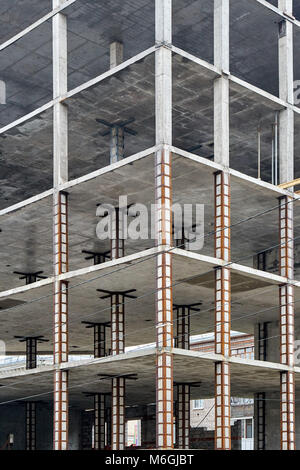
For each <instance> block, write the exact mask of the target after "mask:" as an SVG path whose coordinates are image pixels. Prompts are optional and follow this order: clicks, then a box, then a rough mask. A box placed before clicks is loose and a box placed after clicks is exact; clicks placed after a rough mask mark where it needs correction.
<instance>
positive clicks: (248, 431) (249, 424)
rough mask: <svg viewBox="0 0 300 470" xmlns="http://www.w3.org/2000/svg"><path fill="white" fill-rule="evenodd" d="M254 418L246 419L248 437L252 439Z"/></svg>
mask: <svg viewBox="0 0 300 470" xmlns="http://www.w3.org/2000/svg"><path fill="white" fill-rule="evenodd" d="M252 437H253V435H252V419H246V439H252Z"/></svg>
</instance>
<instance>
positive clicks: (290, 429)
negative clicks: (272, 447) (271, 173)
mask: <svg viewBox="0 0 300 470" xmlns="http://www.w3.org/2000/svg"><path fill="white" fill-rule="evenodd" d="M279 214H280V215H279V221H280V228H279V233H280V238H279V240H280V250H279V253H280V275H281V276H284V277H286V278H287V280H288V281H292V280H293V278H294V212H293V199H292V198H290V197H283V198H281V199H280V201H279ZM279 302H280V362H281V364H284V365H287V366H290V367H293V366H294V365H295V360H294V349H295V327H294V322H295V305H294V286H293V285H292V284H290V283H289V282H287V284H284V285H282V286H280V287H279ZM280 384H281V385H280V395H281V408H280V415H281V449H282V450H294V449H295V376H294V372H281V374H280Z"/></svg>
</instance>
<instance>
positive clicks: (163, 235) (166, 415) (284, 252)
mask: <svg viewBox="0 0 300 470" xmlns="http://www.w3.org/2000/svg"><path fill="white" fill-rule="evenodd" d="M257 1H259V0H257ZM64 3H65V2H64V1H63V0H53V12H52V13H51V14H50V15H48V19H49V18H52V23H53V83H54V87H53V102H52V105H53V124H54V128H53V132H54V181H53V200H54V212H53V229H54V243H53V256H54V262H53V265H54V273H53V279H54V293H53V297H54V311H53V324H54V328H53V335H54V337H53V339H54V341H53V343H54V351H53V358H54V364H55V365H56V366H57V370H55V372H54V415H53V420H54V428H53V432H54V449H55V450H66V449H67V448H68V374H69V372H68V371H67V370H64V369H63V366H64V364H65V363H67V362H68V353H69V351H68V349H69V346H68V282H67V281H62V280H61V275H63V274H66V273H68V271H69V266H68V193H67V192H66V190H65V186H66V185H67V184H68V183H69V181H68V109H67V106H66V105H65V104H64V100H62V97H64V99H65V97H66V96H67V94H68V89H67V19H66V16H65V15H64V13H63V5H64ZM67 3H69V4H71V3H73V2H67ZM292 7H293V1H292V0H279V1H278V8H279V9H280V11H281V13H282V15H281V16H282V21H281V23H280V24H279V70H280V73H279V89H280V95H279V100H280V102H281V103H285V104H287V106H285V107H284V109H283V110H281V111H280V112H279V139H280V142H281V144H280V159H279V162H280V163H279V175H280V183H284V182H287V181H291V180H293V178H294V174H293V157H294V114H295V112H297V113H298V112H299V110H295V108H294V99H293V68H292V64H293V26H294V25H295V24H296V25H298V26H299V25H300V24H298V22H297V21H296V20H294V19H292V18H291V17H287V16H286V14H289V15H292V13H293V8H292ZM268 8H272V7H271V6H268ZM155 10H156V21H155V24H156V25H155V80H156V90H155V104H156V147H155V149H156V152H155V202H156V204H157V207H158V210H157V213H156V229H155V233H156V246H157V248H158V249H159V250H160V253H159V254H158V255H157V264H156V287H157V294H156V331H157V337H156V347H157V372H156V426H157V442H156V446H157V448H158V449H172V448H173V442H174V435H173V433H174V431H173V424H174V409H173V403H174V383H173V375H174V374H173V353H172V348H173V340H174V334H173V292H172V291H173V289H172V284H173V283H172V251H170V250H172V247H173V240H172V213H171V205H172V174H171V168H172V153H173V148H172V50H174V48H172V0H155ZM54 12H55V13H54ZM214 20H215V21H214V24H215V26H214V49H215V51H214V52H215V53H214V67H215V70H217V73H216V76H217V78H216V79H215V81H214V126H215V127H214V145H215V149H214V162H213V164H216V165H219V166H220V169H219V170H217V168H216V170H217V171H216V173H215V186H214V190H215V257H216V258H217V259H218V260H219V261H220V266H218V267H217V268H216V269H215V338H216V339H215V353H216V354H218V355H220V356H222V360H220V361H217V362H216V364H215V448H216V449H220V450H229V449H230V448H231V436H230V380H231V377H230V328H231V318H230V316H231V309H230V302H231V270H230V269H229V267H226V264H229V263H230V261H231V256H230V253H231V246H230V245H231V240H230V173H231V170H230V169H229V84H230V81H231V80H235V78H234V77H232V76H230V64H229V0H214ZM7 45H8V44H7ZM0 49H3V47H2V46H1V48H0ZM110 52H111V62H110V66H111V70H113V69H114V68H116V67H118V66H121V65H122V62H123V45H122V43H119V42H115V43H113V44H112V45H111V49H110ZM123 158H124V128H122V129H121V130H120V128H119V127H118V128H117V130H116V126H115V127H114V131H113V132H112V133H111V164H115V163H120V161H121V160H122V159H123ZM255 184H256V183H255ZM290 191H291V195H290V196H289V195H285V196H282V197H280V200H279V244H280V250H279V251H280V275H281V276H282V277H284V278H286V279H287V283H284V284H282V285H280V287H279V302H280V362H281V364H282V365H285V366H289V367H290V368H293V366H294V354H293V351H294V335H295V333H294V289H295V288H294V285H293V281H294V273H293V269H294V254H293V237H294V233H293V225H294V223H293V202H294V199H293V197H294V196H293V191H292V189H291V190H290ZM119 220H120V217H119V209H118V208H117V209H116V211H115V219H114V220H113V227H112V234H113V236H112V242H111V259H112V260H117V259H120V258H122V257H124V256H125V248H124V239H123V236H122V228H121V227H120V224H119ZM104 261H105V260H104ZM179 313H180V312H179V309H178V316H177V320H178V328H177V337H178V338H179V337H180V338H181V339H180V340H178V343H177V347H178V348H181V349H189V348H190V344H189V334H190V315H189V313H188V315H186V312H185V311H183V310H182V312H181V313H182V314H181V316H180V315H179ZM265 326H266V324H265V323H262V324H260V325H259V328H260V336H259V343H260V344H261V343H262V344H264V342H263V339H265V338H266V336H267V334H266V331H265ZM93 327H94V357H95V358H101V357H104V356H105V328H106V325H105V324H93ZM111 331H112V334H111V336H112V339H111V341H112V344H111V352H112V355H114V356H116V355H120V354H123V353H124V352H125V340H124V331H125V312H124V296H123V295H122V294H120V293H118V292H117V293H112V295H111ZM178 338H177V339H178ZM31 339H32V338H31ZM28 340H29V339H28ZM29 344H30V346H29ZM26 345H27V349H28V354H27V357H28V358H29V359H28V364H27V365H28V368H32V367H36V342H35V343H34V342H31V343H29V342H28V344H27V343H26ZM96 346H97V347H96ZM258 359H259V360H263V361H266V360H267V356H266V350H265V348H264V347H263V346H260V348H259V358H258ZM125 381H126V379H125V378H124V377H116V378H112V406H111V428H112V429H111V443H112V449H114V450H123V449H124V448H125ZM177 393H178V404H179V419H178V424H177V428H176V433H177V436H178V437H177V442H178V446H179V448H182V449H185V448H188V447H189V427H190V423H189V401H190V384H178V385H177ZM103 397H105V396H104V395H103V394H96V395H95V402H94V405H95V416H96V417H95V425H96V420H97V430H96V426H95V448H97V449H100V448H101V449H102V448H104V445H105V440H104V437H103V436H104V435H105V433H104V431H103V426H104V427H105V414H107V409H106V408H105V398H104V399H103ZM280 397H281V409H280V418H281V448H282V449H283V450H293V449H295V374H294V372H292V371H284V372H283V371H281V372H280ZM256 407H257V416H258V421H257V435H258V448H259V449H260V450H264V449H265V394H264V393H262V392H259V393H257V394H256ZM96 410H97V412H96ZM35 414H36V405H35V403H32V402H28V403H26V448H27V449H28V450H33V449H34V448H35V421H36V419H35ZM96 431H97V432H96ZM96 435H97V439H96ZM96 442H97V443H96Z"/></svg>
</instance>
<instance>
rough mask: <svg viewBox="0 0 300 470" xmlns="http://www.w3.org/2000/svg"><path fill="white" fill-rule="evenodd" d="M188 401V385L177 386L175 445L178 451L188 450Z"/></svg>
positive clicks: (189, 393) (189, 388) (189, 392)
mask: <svg viewBox="0 0 300 470" xmlns="http://www.w3.org/2000/svg"><path fill="white" fill-rule="evenodd" d="M190 400H191V387H190V385H189V384H177V413H176V445H177V448H178V449H189V448H190Z"/></svg>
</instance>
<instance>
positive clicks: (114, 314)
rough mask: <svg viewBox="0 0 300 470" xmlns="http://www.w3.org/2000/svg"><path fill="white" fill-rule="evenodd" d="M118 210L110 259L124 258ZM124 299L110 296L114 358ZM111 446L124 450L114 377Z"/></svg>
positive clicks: (121, 395) (121, 389) (120, 347)
mask: <svg viewBox="0 0 300 470" xmlns="http://www.w3.org/2000/svg"><path fill="white" fill-rule="evenodd" d="M119 215H120V210H119V209H116V210H115V211H114V213H113V215H112V239H111V259H112V260H114V259H118V258H121V257H123V256H124V251H125V250H124V239H123V237H122V229H121V227H120V217H119ZM124 330H125V321H124V298H123V296H121V295H119V294H112V295H111V351H112V355H113V356H116V355H118V354H122V353H124V352H125V341H124ZM111 421H112V425H111V428H112V429H111V430H112V437H111V446H112V450H124V448H125V379H124V378H122V377H116V378H113V379H112V406H111Z"/></svg>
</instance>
